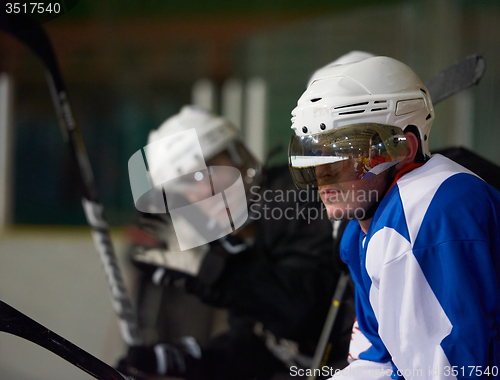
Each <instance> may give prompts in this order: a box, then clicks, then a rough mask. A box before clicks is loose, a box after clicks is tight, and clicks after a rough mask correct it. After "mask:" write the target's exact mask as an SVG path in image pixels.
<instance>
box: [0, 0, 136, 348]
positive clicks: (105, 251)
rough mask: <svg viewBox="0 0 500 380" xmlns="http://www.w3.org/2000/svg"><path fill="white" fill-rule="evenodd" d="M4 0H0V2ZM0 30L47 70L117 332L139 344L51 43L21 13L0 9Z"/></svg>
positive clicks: (134, 321)
mask: <svg viewBox="0 0 500 380" xmlns="http://www.w3.org/2000/svg"><path fill="white" fill-rule="evenodd" d="M1 3H3V1H0V4H1ZM0 30H3V31H5V32H7V33H8V34H11V35H12V36H13V37H15V38H17V39H19V40H20V41H21V42H23V43H24V44H25V45H26V46H27V47H28V48H29V49H30V50H32V51H33V52H34V53H35V54H36V55H37V56H38V58H40V59H41V61H42V62H43V64H44V65H45V68H46V69H47V78H48V82H49V87H50V89H51V94H52V100H53V102H54V105H55V108H56V111H57V114H58V116H59V122H60V125H61V128H62V130H63V133H64V135H65V138H66V142H67V143H68V144H69V146H70V149H71V153H72V156H73V158H74V161H75V165H76V170H77V172H78V175H79V179H80V183H81V188H82V193H83V194H82V204H83V208H84V211H85V216H86V217H87V221H88V223H89V225H90V226H91V227H92V235H93V238H94V242H95V245H96V248H97V250H98V252H99V254H100V257H101V262H102V264H103V266H104V270H105V273H106V277H107V281H108V285H109V287H110V292H111V299H112V302H113V307H114V310H115V312H116V314H117V315H118V317H119V320H120V331H121V335H122V337H123V339H124V340H125V342H126V343H127V344H128V345H129V346H135V345H140V344H142V337H141V332H140V329H139V324H138V322H137V316H136V313H135V310H134V308H133V307H132V303H131V301H130V299H129V297H128V295H127V291H126V288H125V285H124V282H123V278H122V275H121V272H120V268H119V267H118V262H117V259H116V255H115V251H114V248H113V245H112V242H111V238H110V235H109V230H108V224H107V222H106V221H105V219H104V216H103V207H102V205H101V204H100V203H99V200H98V197H97V190H96V186H95V183H94V176H93V174H92V169H91V166H90V161H89V158H88V156H87V152H86V150H85V145H84V142H83V139H82V136H81V134H80V130H79V129H78V126H77V125H76V123H75V120H74V118H73V113H72V109H71V105H70V103H69V101H68V97H67V93H66V86H65V83H64V81H63V78H62V75H61V72H60V69H59V65H58V63H57V59H56V56H55V54H54V51H53V49H52V44H51V42H50V40H49V38H48V36H47V34H46V33H45V31H44V30H43V29H42V27H40V26H39V25H37V24H35V23H33V22H31V20H30V19H28V18H27V17H26V16H23V15H21V14H9V15H7V14H2V13H1V10H0Z"/></svg>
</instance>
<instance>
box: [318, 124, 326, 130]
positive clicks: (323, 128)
mask: <svg viewBox="0 0 500 380" xmlns="http://www.w3.org/2000/svg"><path fill="white" fill-rule="evenodd" d="M319 127H320V128H321V130H322V131H324V130H325V129H326V125H325V123H321V124H320V125H319Z"/></svg>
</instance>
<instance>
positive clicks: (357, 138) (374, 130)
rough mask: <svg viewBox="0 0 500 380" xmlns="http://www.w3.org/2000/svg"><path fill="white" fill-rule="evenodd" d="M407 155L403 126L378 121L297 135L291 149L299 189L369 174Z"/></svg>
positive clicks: (293, 139)
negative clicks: (312, 133)
mask: <svg viewBox="0 0 500 380" xmlns="http://www.w3.org/2000/svg"><path fill="white" fill-rule="evenodd" d="M405 155H406V139H405V136H404V132H403V130H402V129H401V128H398V127H393V126H389V125H383V124H374V123H363V124H353V125H347V126H344V127H341V128H338V129H334V130H331V131H328V132H323V133H317V134H314V135H307V136H293V137H292V139H291V141H290V146H289V150H288V158H289V165H290V172H291V174H292V177H293V180H294V182H295V185H296V186H297V187H298V188H299V189H305V188H307V187H309V186H323V185H330V184H334V183H340V182H348V181H354V180H360V179H365V178H369V177H371V176H373V175H376V174H379V173H381V172H382V171H384V170H387V169H388V168H389V167H391V166H393V165H395V164H396V163H397V162H399V161H400V160H401V159H403V158H404V157H405Z"/></svg>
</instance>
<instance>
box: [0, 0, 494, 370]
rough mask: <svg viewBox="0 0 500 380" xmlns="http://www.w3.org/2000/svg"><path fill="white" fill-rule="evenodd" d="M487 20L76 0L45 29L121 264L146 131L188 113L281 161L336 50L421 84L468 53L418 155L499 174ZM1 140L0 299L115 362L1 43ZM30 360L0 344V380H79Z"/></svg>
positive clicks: (90, 253)
mask: <svg viewBox="0 0 500 380" xmlns="http://www.w3.org/2000/svg"><path fill="white" fill-rule="evenodd" d="M498 20H500V2H498V1H497V0H479V1H477V0H385V1H382V0H379V1H368V0H366V1H362V0H358V1H346V0H317V1H314V2H304V1H300V0H288V1H282V0H265V1H264V0H255V1H251V2H250V1H246V2H239V1H228V0H217V1H215V0H213V1H205V0H169V1H161V2H160V1H151V0H146V1H138V0H136V1H132V0H102V1H91V0H80V1H79V2H78V3H77V4H76V6H75V7H74V8H73V9H71V11H69V12H68V13H67V14H65V15H64V16H62V17H60V18H57V19H54V20H52V21H49V22H47V23H46V24H44V26H45V28H46V30H47V32H48V34H49V37H50V38H51V40H52V42H53V46H54V49H55V52H56V54H57V56H58V59H59V63H60V66H61V70H62V73H63V76H64V78H65V80H66V82H67V87H68V93H69V97H70V101H71V103H72V105H73V107H74V113H75V115H74V116H75V118H76V121H77V123H78V124H79V126H80V128H81V130H82V133H83V138H84V140H85V143H86V145H87V150H88V154H89V156H90V161H91V163H92V167H93V170H94V175H95V177H96V182H97V186H98V190H99V194H100V199H101V202H102V203H103V204H104V209H105V214H106V216H107V219H108V221H109V222H110V224H111V226H112V228H113V237H114V241H115V243H116V245H117V248H118V252H123V251H124V247H125V246H126V239H125V238H124V235H123V233H122V231H123V227H125V226H127V225H130V224H132V223H133V221H134V205H133V199H132V194H131V191H130V186H129V182H128V167H127V164H128V159H129V158H130V156H131V155H132V154H133V153H135V152H136V151H137V150H139V149H140V148H141V147H142V146H144V145H146V141H147V135H148V132H149V131H150V130H151V129H152V128H157V127H158V126H159V125H160V124H161V123H162V122H163V121H164V120H165V119H166V118H168V117H170V116H172V115H173V114H175V113H177V112H178V111H179V110H180V107H181V106H182V105H184V104H186V103H195V104H198V105H201V106H204V107H207V108H210V109H211V110H213V111H214V112H216V113H220V114H223V115H225V116H226V117H228V118H229V119H231V120H232V121H233V122H234V123H235V124H236V125H238V126H239V127H240V128H241V129H242V131H243V133H244V136H245V140H246V142H247V144H248V145H249V146H250V148H251V149H252V150H253V151H254V153H255V154H256V155H257V156H258V157H259V158H260V159H262V160H268V159H269V161H268V163H269V164H270V165H275V164H280V163H285V162H286V157H287V145H288V140H289V138H290V136H291V130H290V124H291V123H290V112H291V110H292V109H293V108H294V107H295V105H296V102H297V99H298V98H299V97H300V95H301V94H302V92H303V91H304V90H305V86H306V83H307V80H308V78H309V76H310V75H311V74H312V73H313V72H314V71H315V70H316V69H317V68H319V67H321V66H323V65H326V64H327V63H329V62H331V61H333V60H334V59H336V58H337V57H339V56H340V55H342V54H345V53H347V52H349V51H351V50H364V51H368V52H371V53H373V54H377V55H387V56H391V57H394V58H396V59H398V60H401V61H403V62H405V63H406V64H408V65H409V66H410V67H412V68H413V69H414V71H415V72H416V73H417V74H418V75H419V76H420V77H421V78H422V79H423V81H424V82H426V81H427V80H429V79H430V78H432V77H433V76H434V75H435V74H436V73H437V72H439V71H440V70H442V69H444V68H445V67H447V66H449V65H451V64H453V63H455V62H456V61H459V60H461V59H464V58H465V57H467V56H468V55H470V54H474V53H481V54H483V55H484V57H485V59H486V74H485V76H484V77H483V79H482V81H481V83H480V84H479V86H477V87H474V88H471V89H469V90H466V91H464V92H462V93H461V94H459V95H456V96H454V97H452V98H449V99H447V100H445V101H444V102H442V103H441V104H439V105H438V106H436V109H435V111H436V121H435V122H434V126H433V129H432V133H431V135H430V147H431V151H432V150H437V149H443V148H447V147H458V146H461V147H466V148H468V149H470V150H472V151H473V152H475V153H477V154H479V155H480V156H482V157H484V158H486V159H488V160H490V161H491V162H494V163H497V164H498V163H499V162H500V149H498V146H499V143H500V128H498V117H499V115H500V112H499V110H498V104H500V93H499V92H498V90H497V89H498V88H500V71H499V69H498V68H499V67H500V23H499V22H498ZM0 136H1V137H0V229H1V230H2V233H1V235H0V239H1V240H0V299H2V300H4V301H7V302H9V303H11V304H12V305H13V306H15V307H18V308H19V309H20V310H21V311H23V312H25V313H27V314H28V315H30V316H31V317H32V318H34V319H36V320H38V321H39V322H41V323H44V324H45V325H47V327H49V328H52V329H54V330H55V331H56V332H58V333H60V334H61V335H63V336H64V337H66V338H67V339H69V340H71V341H73V342H74V343H76V344H78V345H80V346H81V347H82V348H84V349H86V350H88V351H90V352H91V353H93V354H94V355H95V356H98V357H99V358H101V359H103V360H104V361H106V362H108V363H114V361H115V360H116V358H117V357H118V356H119V355H120V353H121V352H122V350H123V344H122V342H121V338H120V336H119V333H118V328H117V325H116V321H115V318H114V314H113V311H112V309H111V303H110V302H109V296H108V294H107V285H106V282H105V279H104V275H103V272H102V269H101V265H100V262H99V258H98V255H97V254H96V252H95V248H94V247H93V243H92V241H91V238H90V233H89V230H88V228H87V227H86V222H85V217H84V214H83V211H82V206H81V203H80V197H79V191H78V188H77V182H76V173H75V172H74V170H73V168H72V163H71V160H70V157H69V152H68V149H67V147H66V145H65V143H64V141H63V138H62V135H61V132H60V129H59V126H58V121H57V118H56V114H55V111H54V107H53V104H52V101H51V98H50V94H49V89H48V87H47V83H46V78H45V73H44V68H43V66H42V64H41V63H40V62H39V61H38V60H37V59H36V58H35V56H34V55H33V54H32V53H31V52H30V51H28V50H27V49H26V48H25V47H24V46H22V45H21V44H20V43H18V42H17V41H16V40H14V39H12V38H10V37H8V36H7V35H5V34H0ZM271 152H272V155H271V157H269V155H270V153H271ZM121 259H122V261H123V263H122V264H123V267H124V269H125V270H126V273H127V274H128V273H129V272H130V271H128V270H127V265H128V264H127V262H126V260H125V259H124V258H121ZM126 280H127V281H128V282H127V283H128V284H129V285H130V287H131V288H133V280H134V279H133V275H127V276H126ZM31 346H32V345H31V344H30V343H26V342H20V339H18V338H15V337H11V336H7V335H6V334H2V335H0V378H8V379H23V380H24V379H35V378H36V379H63V378H64V379H65V378H68V377H69V378H71V379H79V378H82V379H86V378H89V377H88V376H87V375H85V374H83V373H82V372H81V371H78V370H77V369H75V368H73V367H72V366H70V365H69V364H66V363H65V362H63V361H62V360H60V359H58V358H52V356H53V355H52V354H50V353H47V352H44V350H42V349H39V348H34V347H31ZM12 347H15V350H14V351H12ZM19 352H22V353H23V355H19ZM28 362H29V364H28Z"/></svg>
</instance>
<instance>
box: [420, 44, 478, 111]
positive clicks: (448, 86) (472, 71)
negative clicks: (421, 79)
mask: <svg viewBox="0 0 500 380" xmlns="http://www.w3.org/2000/svg"><path fill="white" fill-rule="evenodd" d="M485 66H486V64H485V60H484V58H483V57H482V56H481V55H479V54H474V55H471V56H468V57H467V58H465V59H464V60H463V61H459V62H457V63H455V64H454V65H451V66H450V67H448V68H446V69H444V70H442V71H440V72H439V73H437V74H436V75H435V76H434V77H433V78H432V79H431V80H429V81H428V82H427V83H426V84H425V86H426V87H427V90H429V94H430V96H431V99H432V103H433V104H434V105H436V104H438V103H440V102H442V101H443V100H445V99H447V98H449V97H450V96H452V95H454V94H456V93H458V92H461V91H463V90H465V89H467V88H469V87H471V86H473V85H476V84H478V83H479V80H480V79H481V78H482V76H483V75H484V71H485Z"/></svg>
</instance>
